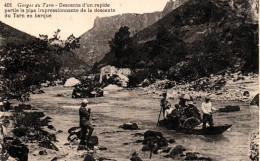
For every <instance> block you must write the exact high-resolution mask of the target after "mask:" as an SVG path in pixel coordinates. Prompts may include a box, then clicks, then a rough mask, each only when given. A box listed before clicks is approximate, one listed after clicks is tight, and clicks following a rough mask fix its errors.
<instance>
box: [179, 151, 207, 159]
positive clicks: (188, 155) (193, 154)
mask: <svg viewBox="0 0 260 161" xmlns="http://www.w3.org/2000/svg"><path fill="white" fill-rule="evenodd" d="M184 160H201V161H212V159H211V158H209V157H205V156H203V155H201V154H199V153H197V152H188V153H186V157H185V159H184Z"/></svg>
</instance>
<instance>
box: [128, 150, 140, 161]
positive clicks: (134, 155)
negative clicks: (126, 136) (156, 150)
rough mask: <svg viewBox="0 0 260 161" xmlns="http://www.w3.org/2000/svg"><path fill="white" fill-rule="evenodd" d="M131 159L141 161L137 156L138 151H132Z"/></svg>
mask: <svg viewBox="0 0 260 161" xmlns="http://www.w3.org/2000/svg"><path fill="white" fill-rule="evenodd" d="M130 160H131V161H142V159H141V158H140V157H139V156H138V153H136V152H134V153H133V154H132V157H131V158H130Z"/></svg>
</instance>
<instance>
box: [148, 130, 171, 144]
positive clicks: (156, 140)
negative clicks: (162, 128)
mask: <svg viewBox="0 0 260 161" xmlns="http://www.w3.org/2000/svg"><path fill="white" fill-rule="evenodd" d="M143 144H145V145H154V144H156V146H158V147H159V148H160V147H163V146H167V145H168V141H167V140H166V139H165V138H164V137H163V135H162V133H160V132H155V131H146V132H145V133H144V141H143Z"/></svg>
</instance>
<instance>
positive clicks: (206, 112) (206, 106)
mask: <svg viewBox="0 0 260 161" xmlns="http://www.w3.org/2000/svg"><path fill="white" fill-rule="evenodd" d="M201 110H202V113H203V127H202V128H203V129H205V128H206V124H207V122H208V123H209V126H210V127H213V125H214V124H213V118H212V110H215V111H216V110H217V109H215V108H214V107H212V104H211V102H210V98H209V97H206V98H205V101H204V102H202V105H201Z"/></svg>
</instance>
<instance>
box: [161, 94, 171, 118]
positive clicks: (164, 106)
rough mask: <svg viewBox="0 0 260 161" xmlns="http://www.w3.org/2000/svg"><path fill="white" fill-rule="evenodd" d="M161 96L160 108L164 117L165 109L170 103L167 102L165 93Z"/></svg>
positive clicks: (168, 107)
mask: <svg viewBox="0 0 260 161" xmlns="http://www.w3.org/2000/svg"><path fill="white" fill-rule="evenodd" d="M162 95H163V98H162V99H161V103H160V105H161V108H162V109H163V117H164V119H165V110H167V109H170V107H171V104H170V103H169V101H168V100H167V93H163V94H162Z"/></svg>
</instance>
